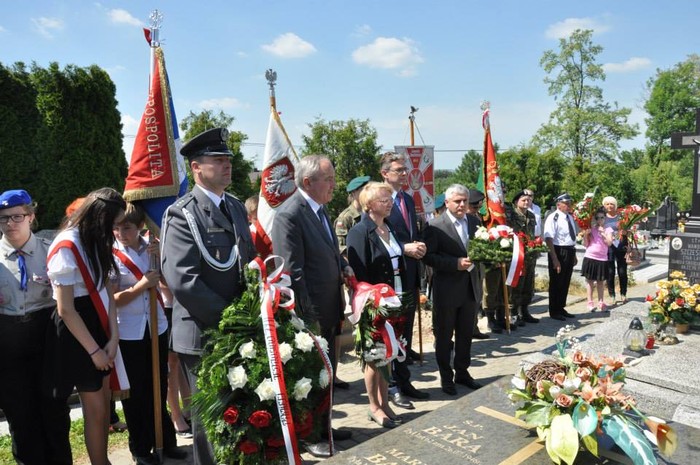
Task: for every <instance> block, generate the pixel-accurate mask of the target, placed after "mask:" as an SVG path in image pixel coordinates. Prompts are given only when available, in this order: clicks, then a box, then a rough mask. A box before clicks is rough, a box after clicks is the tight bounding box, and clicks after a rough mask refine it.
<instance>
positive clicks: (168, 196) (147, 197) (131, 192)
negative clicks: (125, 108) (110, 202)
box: [124, 29, 187, 235]
mask: <svg viewBox="0 0 700 465" xmlns="http://www.w3.org/2000/svg"><path fill="white" fill-rule="evenodd" d="M144 32H145V35H146V40H147V41H148V43H149V45H152V46H151V64H152V67H151V75H150V83H149V90H148V99H147V100H146V107H145V109H144V111H143V116H142V117H141V122H140V123H139V129H138V131H137V132H136V140H135V141H134V149H133V151H132V153H131V160H130V162H129V173H128V175H127V177H126V185H125V186H124V199H126V200H127V201H129V202H138V203H139V204H140V205H141V206H142V207H143V208H144V210H145V211H146V215H147V222H148V226H149V229H151V230H153V232H154V233H155V234H156V235H158V234H159V232H160V225H161V221H162V219H163V213H165V210H166V209H167V208H168V207H169V206H170V205H171V204H172V203H174V202H175V199H177V198H178V197H180V196H181V195H184V194H185V192H186V191H187V176H186V174H185V173H186V172H185V161H184V159H183V157H181V156H180V148H181V147H182V143H181V142H180V134H179V132H178V128H177V118H176V116H175V107H174V106H173V99H172V95H171V94H170V82H169V81H168V73H167V71H166V69H165V57H164V55H163V50H162V49H161V47H160V45H159V44H155V46H153V45H154V44H152V43H151V31H150V30H148V29H144Z"/></svg>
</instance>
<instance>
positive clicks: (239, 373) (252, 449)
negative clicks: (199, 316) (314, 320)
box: [193, 262, 331, 464]
mask: <svg viewBox="0 0 700 465" xmlns="http://www.w3.org/2000/svg"><path fill="white" fill-rule="evenodd" d="M252 264H253V262H251V265H249V266H248V267H246V271H245V273H246V282H247V283H248V284H247V289H246V290H245V292H244V293H243V295H242V296H241V297H240V298H239V299H237V300H236V301H234V302H233V303H232V304H231V305H230V306H229V307H227V308H226V309H225V310H224V312H223V315H222V318H221V321H220V323H219V327H218V328H217V329H216V330H210V331H207V332H206V338H207V344H206V346H205V349H204V353H203V356H202V362H201V365H200V368H199V378H198V382H197V386H198V387H199V392H198V393H197V394H195V395H194V396H193V406H194V408H195V412H196V413H197V414H198V415H199V416H200V418H201V419H202V424H203V425H204V428H205V429H206V432H207V437H208V439H209V441H210V442H211V443H212V445H213V447H214V453H215V455H216V458H217V461H218V463H224V464H270V463H290V464H292V463H299V461H300V459H299V457H298V452H297V450H298V449H297V446H296V442H297V441H298V440H302V439H303V440H306V441H310V442H312V443H313V442H319V441H321V440H322V439H325V438H326V437H327V434H328V423H327V422H326V423H324V422H323V421H322V419H323V417H324V415H323V413H325V412H327V411H328V410H329V408H330V404H331V398H330V396H331V392H330V387H329V385H330V373H329V370H328V364H327V362H328V360H327V356H325V357H324V355H323V354H322V353H321V352H325V353H327V352H328V342H327V341H326V340H325V339H323V338H322V337H320V336H316V335H313V334H312V333H310V332H309V331H308V330H307V329H306V328H305V326H304V323H303V321H302V320H301V319H299V318H298V317H297V316H296V315H295V314H294V312H293V310H291V309H290V308H285V305H284V301H292V302H293V297H292V295H293V294H292V293H291V291H290V290H288V289H285V290H286V291H288V294H285V293H284V292H283V293H281V294H280V293H279V292H277V293H274V292H273V293H272V295H276V297H275V301H274V302H272V304H273V306H274V309H273V310H274V321H272V320H271V321H270V323H272V324H271V325H269V327H268V328H272V329H273V330H274V333H275V335H276V339H277V343H276V344H275V345H274V347H276V348H277V350H276V351H275V355H274V357H271V352H270V350H273V349H271V347H273V346H271V345H269V344H268V345H266V333H265V328H264V323H265V305H266V301H265V298H264V291H263V292H262V293H261V292H260V290H261V286H262V287H263V288H264V289H265V290H267V288H268V287H269V286H268V284H267V281H266V279H267V278H266V276H262V277H261V273H260V272H259V271H257V270H256V269H253V268H255V267H253V266H252ZM256 267H257V268H258V269H262V270H263V273H262V274H263V275H265V274H266V273H265V266H264V265H262V262H260V263H259V264H258V265H257V266H256ZM278 270H279V271H281V267H280V268H278ZM261 283H262V284H261ZM261 294H262V297H263V298H261ZM280 295H282V296H284V295H288V296H289V297H287V298H285V297H280ZM290 297H291V299H290ZM261 307H262V308H263V309H262V311H261ZM270 314H271V315H272V314H273V312H271V313H270ZM261 315H262V317H261ZM267 336H268V337H267V338H268V339H269V338H270V337H269V336H270V335H269V333H268V334H267ZM273 337H274V335H273ZM272 358H277V359H278V360H279V361H280V365H279V366H281V368H282V370H281V371H282V374H283V376H273V375H272V374H271V370H270V366H271V363H270V360H271V359H272ZM324 359H325V361H324ZM276 386H280V387H279V388H278V387H276ZM281 398H284V400H285V401H288V403H287V404H285V405H288V407H289V408H288V410H287V409H286V408H281V407H280V404H279V402H280V399H281ZM280 412H288V413H285V415H284V416H285V418H284V419H282V420H281V418H280V417H281V415H280ZM285 437H287V438H291V442H292V443H293V446H292V445H290V441H285ZM292 450H293V452H291V451H292ZM290 455H291V456H290ZM295 456H296V457H295Z"/></svg>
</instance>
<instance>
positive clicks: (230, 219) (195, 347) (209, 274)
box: [161, 128, 255, 465]
mask: <svg viewBox="0 0 700 465" xmlns="http://www.w3.org/2000/svg"><path fill="white" fill-rule="evenodd" d="M227 138H228V131H227V130H226V129H223V128H216V129H210V130H208V131H205V132H203V133H201V134H199V135H197V136H195V137H194V138H192V139H191V140H190V141H188V142H187V143H186V144H185V145H184V146H183V147H182V149H181V150H180V153H181V154H182V155H183V156H185V158H186V159H187V161H188V162H189V165H190V168H191V170H192V176H193V177H194V182H195V187H194V188H193V189H192V191H191V192H189V193H188V194H186V195H185V196H183V197H182V198H180V199H179V200H178V201H177V202H175V203H174V204H173V205H172V206H170V208H168V210H167V211H166V212H165V215H164V216H163V230H162V234H161V236H162V243H161V247H162V249H161V252H162V253H161V256H162V271H163V277H164V278H165V280H166V282H167V283H168V286H169V287H170V290H171V291H172V292H173V295H174V299H175V300H174V304H173V324H172V344H173V350H174V351H175V352H177V353H178V354H179V357H180V362H181V363H182V366H183V368H184V371H185V373H187V377H188V380H189V383H190V388H191V389H192V391H193V392H195V391H196V388H197V378H196V372H195V370H196V367H197V365H198V364H199V360H200V357H201V353H202V348H203V346H204V342H205V341H203V340H202V332H203V331H204V330H205V329H209V328H215V327H216V326H217V325H218V324H219V320H220V319H221V314H222V312H223V310H224V308H226V307H227V306H228V305H229V304H230V303H231V301H232V300H233V299H234V298H235V297H238V296H240V295H241V294H242V293H243V291H244V290H245V282H244V279H245V277H244V275H243V266H244V265H245V264H247V263H248V262H249V261H250V260H252V259H253V257H255V248H254V247H253V241H252V239H251V236H250V231H249V229H248V221H247V215H246V210H245V207H244V206H243V204H242V203H241V202H240V201H239V200H238V199H237V198H236V197H234V196H232V195H231V194H227V193H226V192H225V191H224V190H225V189H226V187H228V185H229V184H231V156H232V153H231V151H230V150H229V149H228V147H227V146H226V139H227ZM192 432H193V434H194V444H193V451H194V463H195V464H197V465H200V464H201V465H211V464H214V463H215V460H214V454H213V450H212V447H211V444H209V442H208V441H207V438H206V433H205V431H204V427H203V426H202V425H201V423H200V422H199V419H198V418H197V417H196V416H194V417H193V421H192Z"/></svg>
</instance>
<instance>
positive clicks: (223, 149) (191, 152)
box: [180, 128, 233, 160]
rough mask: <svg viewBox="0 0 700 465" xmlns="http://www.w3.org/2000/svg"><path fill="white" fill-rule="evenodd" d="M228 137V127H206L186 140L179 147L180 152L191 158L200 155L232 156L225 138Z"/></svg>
mask: <svg viewBox="0 0 700 465" xmlns="http://www.w3.org/2000/svg"><path fill="white" fill-rule="evenodd" d="M227 139H228V129H226V128H214V129H208V130H206V131H204V132H203V133H201V134H197V135H196V136H194V137H193V138H192V139H190V140H188V141H187V143H186V144H185V145H183V146H182V148H181V149H180V154H182V156H184V157H185V158H187V159H188V160H191V159H193V158H196V157H200V156H202V155H207V156H221V155H227V156H229V157H231V156H233V154H232V153H231V151H230V150H229V148H228V146H227V145H226V140H227Z"/></svg>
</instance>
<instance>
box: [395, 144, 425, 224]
mask: <svg viewBox="0 0 700 465" xmlns="http://www.w3.org/2000/svg"><path fill="white" fill-rule="evenodd" d="M394 152H396V153H398V154H403V155H405V156H406V160H407V164H406V167H407V168H408V176H407V179H406V186H404V192H406V194H408V195H410V196H411V197H413V203H415V204H416V213H418V214H421V213H432V212H433V211H435V193H434V189H433V161H434V158H435V155H434V153H435V147H434V146H432V145H423V146H418V145H395V146H394Z"/></svg>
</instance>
